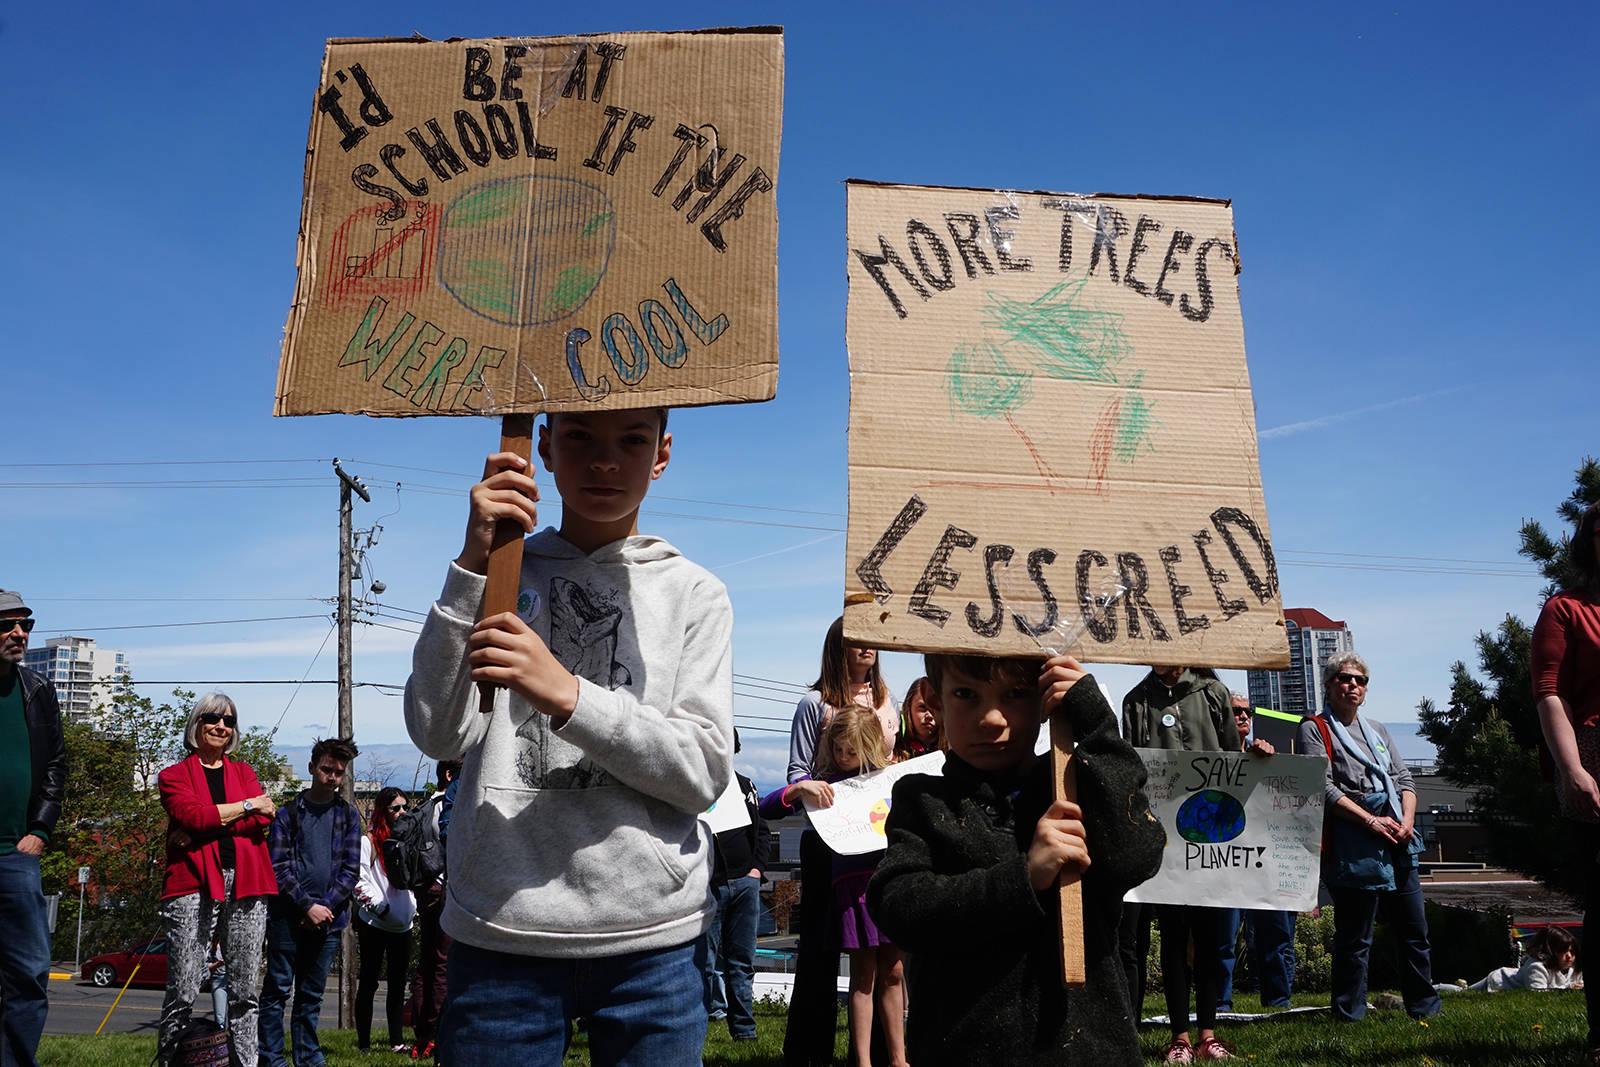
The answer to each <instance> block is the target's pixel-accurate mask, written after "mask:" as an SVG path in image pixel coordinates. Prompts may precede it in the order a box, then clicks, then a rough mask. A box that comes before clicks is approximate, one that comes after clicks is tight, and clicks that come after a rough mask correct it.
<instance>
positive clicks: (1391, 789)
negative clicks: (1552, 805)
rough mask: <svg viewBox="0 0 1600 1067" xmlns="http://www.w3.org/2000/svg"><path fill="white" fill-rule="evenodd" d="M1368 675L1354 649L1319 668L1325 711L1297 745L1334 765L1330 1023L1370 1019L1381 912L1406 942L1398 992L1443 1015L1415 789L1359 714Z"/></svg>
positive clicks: (1325, 861) (1423, 1013)
mask: <svg viewBox="0 0 1600 1067" xmlns="http://www.w3.org/2000/svg"><path fill="white" fill-rule="evenodd" d="M1370 673H1371V672H1369V671H1368V670H1367V661H1366V660H1364V659H1362V658H1361V657H1360V656H1358V655H1356V654H1355V653H1354V652H1337V653H1334V654H1333V655H1332V656H1329V657H1328V660H1327V662H1326V663H1324V664H1323V667H1322V686H1323V689H1324V691H1326V693H1327V706H1326V707H1324V708H1323V709H1322V711H1321V712H1320V713H1318V714H1317V715H1314V716H1312V717H1311V718H1309V719H1307V720H1305V721H1304V722H1302V723H1301V724H1300V735H1299V741H1300V743H1299V749H1300V751H1301V752H1302V753H1303V754H1305V755H1308V756H1324V757H1326V758H1327V760H1328V771H1327V779H1326V782H1325V784H1324V786H1323V817H1322V820H1323V821H1322V827H1323V830H1322V833H1323V843H1322V880H1323V882H1324V883H1325V884H1326V885H1327V887H1328V892H1329V893H1330V894H1332V896H1333V1017H1334V1018H1335V1019H1337V1020H1338V1021H1340V1022H1354V1021H1355V1020H1357V1019H1360V1018H1361V1017H1362V1016H1364V1015H1366V1013H1367V957H1368V955H1369V953H1370V952H1371V951H1372V924H1373V920H1374V919H1375V918H1377V917H1378V916H1379V915H1380V914H1381V915H1382V917H1383V921H1384V924H1385V925H1386V926H1388V927H1389V929H1390V931H1391V932H1392V933H1393V934H1394V938H1395V941H1396V942H1397V943H1398V944H1399V946H1400V950H1401V951H1400V955H1401V967H1400V995H1401V996H1402V997H1403V998H1404V1000H1405V1005H1406V1011H1407V1012H1409V1013H1410V1015H1411V1017H1412V1018H1414V1019H1424V1018H1427V1017H1428V1016H1430V1015H1437V1014H1439V994H1438V991H1437V990H1435V989H1434V988H1433V964H1432V960H1431V958H1430V953H1429V948H1428V920H1427V918H1426V916H1425V915H1424V913H1423V909H1422V883H1421V882H1420V881H1419V880H1418V877H1417V856H1418V855H1419V854H1420V853H1421V852H1422V848H1423V845H1422V838H1421V836H1420V835H1418V833H1417V832H1416V815H1417V791H1416V786H1415V785H1414V784H1413V783H1412V780H1411V771H1410V769H1409V768H1407V767H1406V765H1405V761H1404V760H1402V759H1401V758H1400V753H1399V751H1398V750H1396V749H1395V747H1394V740H1393V739H1392V738H1391V737H1390V736H1389V731H1388V730H1387V729H1386V728H1385V727H1384V725H1383V724H1382V723H1380V722H1374V721H1373V720H1371V719H1368V718H1366V717H1365V716H1363V715H1361V714H1360V710H1361V705H1362V704H1363V703H1364V702H1365V701H1366V699H1367V682H1368V681H1369V680H1370V679H1369V675H1370Z"/></svg>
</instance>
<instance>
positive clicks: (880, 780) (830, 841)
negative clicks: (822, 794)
mask: <svg viewBox="0 0 1600 1067" xmlns="http://www.w3.org/2000/svg"><path fill="white" fill-rule="evenodd" d="M943 773H944V753H943V752H929V753H928V754H927V755H925V756H918V757H917V758H916V759H909V760H906V761H905V762H904V763H892V764H890V765H889V766H887V767H885V768H883V769H882V770H877V771H873V772H872V773H871V774H860V775H857V776H855V777H854V778H842V779H840V780H839V781H837V782H834V783H833V803H832V804H831V805H830V806H828V807H826V808H818V807H813V806H812V804H811V802H810V801H809V800H808V801H806V816H807V817H808V818H809V819H810V820H811V825H812V827H814V828H815V829H816V831H817V833H818V834H820V835H822V840H823V841H825V842H826V843H827V845H828V847H829V848H831V849H833V850H834V851H835V852H837V853H839V855H841V856H859V855H861V854H862V853H865V852H877V851H878V850H879V849H883V848H887V847H888V845H889V841H888V838H886V837H885V836H884V826H883V821H884V820H885V819H887V818H888V817H889V807H890V803H891V796H890V794H891V793H893V791H894V784H895V783H896V782H898V781H899V780H900V779H901V778H904V777H905V776H906V775H908V774H932V775H941V774H943Z"/></svg>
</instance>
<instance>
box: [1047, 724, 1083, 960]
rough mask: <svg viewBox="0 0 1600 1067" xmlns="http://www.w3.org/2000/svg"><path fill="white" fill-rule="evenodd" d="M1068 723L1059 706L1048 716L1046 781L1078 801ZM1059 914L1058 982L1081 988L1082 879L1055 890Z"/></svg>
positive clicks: (1057, 793)
mask: <svg viewBox="0 0 1600 1067" xmlns="http://www.w3.org/2000/svg"><path fill="white" fill-rule="evenodd" d="M1072 749H1073V738H1072V726H1071V724H1070V723H1068V722H1067V716H1066V713H1065V712H1063V711H1061V710H1060V709H1059V708H1058V709H1057V710H1056V713H1055V714H1054V715H1052V716H1050V780H1051V782H1052V783H1053V785H1054V787H1055V799H1056V800H1067V801H1071V802H1072V803H1074V804H1076V803H1077V802H1078V769H1077V767H1076V765H1075V764H1074V763H1073V759H1072ZM1056 891H1057V893H1058V894H1059V895H1060V899H1059V901H1058V904H1059V910H1060V915H1061V984H1062V985H1064V986H1067V987H1069V988H1077V987H1081V986H1082V985H1083V984H1084V983H1085V982H1086V981H1088V977H1089V975H1088V971H1087V970H1086V969H1085V967H1084V965H1083V879H1082V878H1079V879H1077V880H1076V881H1073V882H1071V883H1068V884H1066V885H1059V886H1057V889H1056Z"/></svg>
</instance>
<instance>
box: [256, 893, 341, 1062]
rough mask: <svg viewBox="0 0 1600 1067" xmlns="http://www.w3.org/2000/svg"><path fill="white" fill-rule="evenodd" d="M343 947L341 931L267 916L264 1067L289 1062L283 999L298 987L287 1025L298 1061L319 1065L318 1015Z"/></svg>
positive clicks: (263, 1027)
mask: <svg viewBox="0 0 1600 1067" xmlns="http://www.w3.org/2000/svg"><path fill="white" fill-rule="evenodd" d="M338 951H339V932H338V931H337V930H334V931H329V932H324V931H322V930H313V929H311V928H309V927H305V926H301V925H300V923H299V921H298V920H295V919H290V918H287V917H284V916H279V915H273V916H272V917H271V918H269V919H268V920H267V980H266V981H265V982H263V983H262V984H261V1041H260V1050H261V1052H260V1054H261V1064H262V1067H286V1065H287V1063H288V1060H286V1059H285V1058H284V1055H283V1005H284V1002H285V1001H287V1000H288V999H289V990H291V989H293V990H294V1014H293V1017H292V1018H291V1019H290V1021H289V1030H290V1033H291V1035H292V1036H293V1038H294V1062H295V1063H296V1064H297V1065H298V1067H321V1065H322V1064H323V1062H324V1060H323V1058H322V1046H321V1045H320V1044H319V1043H318V1042H317V1017H318V1016H319V1015H320V1014H321V1013H322V991H323V989H324V988H326V986H327V984H328V969H329V968H330V967H332V966H333V957H334V954H335V953H337V952H338Z"/></svg>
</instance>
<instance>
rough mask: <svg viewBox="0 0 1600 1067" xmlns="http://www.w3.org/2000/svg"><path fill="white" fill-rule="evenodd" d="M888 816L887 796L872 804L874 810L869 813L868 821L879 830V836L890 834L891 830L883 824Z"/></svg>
mask: <svg viewBox="0 0 1600 1067" xmlns="http://www.w3.org/2000/svg"><path fill="white" fill-rule="evenodd" d="M888 817H889V799H888V798H887V797H885V798H884V799H882V800H880V801H878V802H877V803H876V804H874V805H872V810H871V811H870V812H868V813H867V821H868V822H869V823H870V824H871V825H872V828H873V829H874V830H876V831H877V832H878V836H879V837H887V836H888V835H889V832H888V831H887V830H886V829H884V826H883V821H884V820H885V819H887V818H888Z"/></svg>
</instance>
